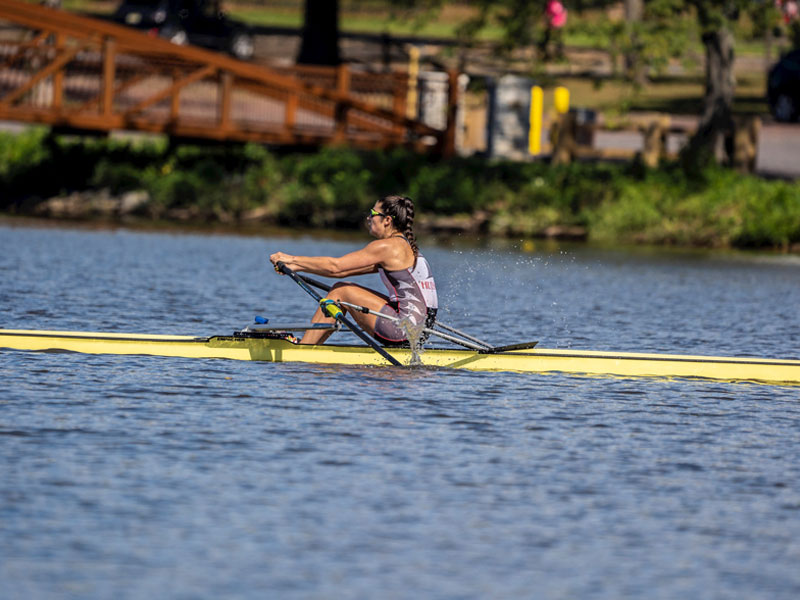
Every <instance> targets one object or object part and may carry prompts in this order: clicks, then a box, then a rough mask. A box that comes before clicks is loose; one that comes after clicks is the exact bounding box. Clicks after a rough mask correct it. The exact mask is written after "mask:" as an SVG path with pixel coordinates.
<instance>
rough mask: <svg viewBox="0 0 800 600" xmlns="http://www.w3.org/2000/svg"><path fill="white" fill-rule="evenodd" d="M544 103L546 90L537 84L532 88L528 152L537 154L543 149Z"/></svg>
mask: <svg viewBox="0 0 800 600" xmlns="http://www.w3.org/2000/svg"><path fill="white" fill-rule="evenodd" d="M543 105H544V92H542V88H540V87H539V86H538V85H535V86H533V87H532V88H531V111H530V115H529V117H528V122H529V123H530V129H529V131H528V152H529V153H530V154H533V155H536V154H539V153H540V152H541V151H542V106H543Z"/></svg>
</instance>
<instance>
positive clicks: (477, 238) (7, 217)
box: [0, 212, 800, 260]
mask: <svg viewBox="0 0 800 600" xmlns="http://www.w3.org/2000/svg"><path fill="white" fill-rule="evenodd" d="M0 227H12V228H13V227H22V228H40V229H73V230H79V231H108V232H113V231H117V230H121V231H131V232H136V233H153V234H168V235H214V236H242V237H256V238H265V239H267V238H285V239H301V238H322V239H326V240H333V241H341V242H352V243H354V244H359V243H363V241H364V240H365V239H366V237H365V236H367V233H366V231H359V230H351V229H329V228H313V227H282V226H276V225H267V224H252V225H251V224H248V225H236V224H230V223H207V222H205V223H201V222H185V221H184V222H182V221H170V220H153V219H146V218H131V219H124V220H121V219H107V218H88V219H74V218H73V219H66V218H53V217H39V216H31V215H14V214H8V213H2V212H0ZM417 237H418V239H419V240H420V243H421V245H427V246H435V247H438V248H451V249H475V248H489V249H494V250H498V251H504V252H517V253H520V254H525V255H530V254H563V253H565V252H566V253H569V252H571V251H575V250H579V251H592V250H597V251H604V252H608V251H614V252H624V253H626V254H630V255H637V254H638V255H643V254H653V253H658V254H667V255H682V256H687V255H691V256H710V257H730V258H744V259H759V258H766V259H771V258H775V259H781V258H786V259H789V260H792V259H798V260H800V245H798V247H796V248H793V250H792V251H789V252H786V251H783V250H780V249H777V248H735V247H705V246H680V245H666V244H638V243H631V242H627V243H626V242H610V241H605V240H599V241H593V240H574V239H556V238H531V237H508V236H496V235H491V234H488V233H482V234H477V235H476V234H474V233H470V234H461V233H432V232H430V231H419V232H418V233H417Z"/></svg>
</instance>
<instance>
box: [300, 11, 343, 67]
mask: <svg viewBox="0 0 800 600" xmlns="http://www.w3.org/2000/svg"><path fill="white" fill-rule="evenodd" d="M297 62H298V63H301V64H306V65H338V64H339V63H340V62H341V61H340V60H339V0H305V17H304V23H303V41H302V43H301V45H300V53H299V54H298V55H297Z"/></svg>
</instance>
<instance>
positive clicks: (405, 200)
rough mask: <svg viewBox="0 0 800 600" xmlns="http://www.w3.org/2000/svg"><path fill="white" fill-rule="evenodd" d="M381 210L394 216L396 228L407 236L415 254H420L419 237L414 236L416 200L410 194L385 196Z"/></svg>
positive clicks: (382, 199)
mask: <svg viewBox="0 0 800 600" xmlns="http://www.w3.org/2000/svg"><path fill="white" fill-rule="evenodd" d="M381 210H382V211H383V213H384V214H386V215H388V216H390V217H392V220H393V221H394V226H395V228H396V229H397V230H398V231H399V232H400V233H402V234H403V235H404V236H406V239H407V240H408V243H409V244H410V245H411V250H412V251H413V252H414V256H415V257H417V256H419V247H417V238H415V237H414V201H413V200H412V199H411V198H409V197H408V196H384V197H383V198H381Z"/></svg>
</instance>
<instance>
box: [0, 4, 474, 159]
mask: <svg viewBox="0 0 800 600" xmlns="http://www.w3.org/2000/svg"><path fill="white" fill-rule="evenodd" d="M407 85H408V84H407V77H406V76H405V75H403V74H399V73H394V74H392V73H390V74H368V73H358V72H355V71H351V70H350V69H348V68H347V67H346V66H342V67H339V68H292V69H280V70H279V69H271V68H265V67H263V66H260V65H255V64H250V63H245V62H240V61H237V60H235V59H233V58H230V57H228V56H226V55H223V54H218V53H216V52H210V51H207V50H203V49H200V48H196V47H189V46H176V45H174V44H171V43H169V42H168V41H166V40H162V39H158V38H153V37H150V36H148V35H147V34H145V33H140V32H138V31H136V30H133V29H129V28H127V27H123V26H118V25H114V24H112V23H109V22H107V21H103V20H99V19H90V18H87V17H81V16H77V15H74V14H70V13H66V12H63V11H59V10H54V9H50V8H46V7H43V6H39V5H35V4H29V3H25V2H20V1H19V0H0V120H5V121H20V122H27V123H43V124H48V125H51V126H54V127H60V128H67V129H74V130H84V131H94V132H108V131H112V130H134V131H143V132H152V133H163V134H167V135H170V136H173V137H176V138H191V139H198V138H199V139H203V138H206V139H212V140H220V141H223V140H229V141H240V142H245V141H253V142H259V143H264V144H271V145H291V146H297V145H299V146H302V145H309V146H320V145H325V144H347V145H352V146H357V147H362V148H384V147H392V146H401V145H403V146H411V147H414V148H416V149H418V150H429V151H434V152H437V153H441V154H444V155H450V154H452V153H453V152H454V144H455V136H454V131H455V127H454V123H455V118H454V115H455V106H456V93H457V91H456V90H457V89H458V86H457V85H456V74H455V73H452V74H451V75H450V90H451V91H450V94H449V102H448V109H447V110H448V115H447V122H448V127H447V128H446V130H444V131H442V130H439V129H434V128H432V127H429V126H427V125H424V124H423V123H421V122H419V121H415V120H411V119H408V118H406V116H405V115H406V94H407Z"/></svg>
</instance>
